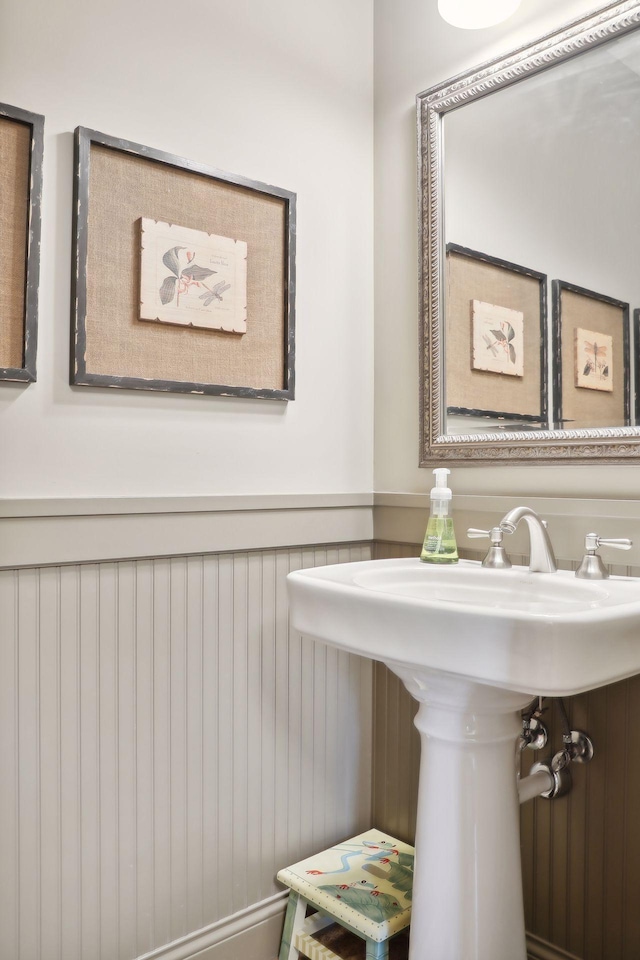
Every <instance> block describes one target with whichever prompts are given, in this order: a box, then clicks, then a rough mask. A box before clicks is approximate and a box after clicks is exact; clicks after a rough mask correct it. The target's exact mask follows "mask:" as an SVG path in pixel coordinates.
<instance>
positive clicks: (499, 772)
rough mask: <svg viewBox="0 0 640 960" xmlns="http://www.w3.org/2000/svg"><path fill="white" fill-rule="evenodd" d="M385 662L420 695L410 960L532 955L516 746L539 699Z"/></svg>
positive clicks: (514, 959) (517, 959)
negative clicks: (526, 713) (528, 709)
mask: <svg viewBox="0 0 640 960" xmlns="http://www.w3.org/2000/svg"><path fill="white" fill-rule="evenodd" d="M388 665H389V667H390V669H391V670H393V671H394V673H396V674H397V675H398V676H399V677H400V678H401V679H402V680H403V681H404V683H405V686H406V687H407V689H408V690H409V693H410V694H411V695H412V696H413V697H414V698H415V699H416V700H418V701H420V709H419V711H418V714H417V717H416V721H415V723H416V726H417V728H418V730H419V731H420V738H421V741H422V753H421V762H420V787H419V794H418V821H417V831H416V863H415V873H414V888H413V889H414V894H413V909H412V919H411V941H410V949H409V960H526V948H525V928H524V911H523V901H522V874H521V866H520V824H519V809H520V805H519V801H518V791H517V782H516V770H515V748H516V740H517V737H518V735H519V734H520V732H521V729H522V723H521V716H520V711H521V710H522V709H523V708H524V707H525V706H527V704H529V703H530V702H531V700H532V697H531V696H530V695H526V694H522V693H514V692H512V691H509V690H501V689H498V688H495V687H489V686H485V685H483V684H479V683H474V682H472V681H467V680H464V679H463V678H460V677H455V676H453V675H451V674H445V673H439V672H435V671H434V672H432V671H430V670H423V669H420V668H415V667H408V666H404V665H400V664H395V663H389V664H388Z"/></svg>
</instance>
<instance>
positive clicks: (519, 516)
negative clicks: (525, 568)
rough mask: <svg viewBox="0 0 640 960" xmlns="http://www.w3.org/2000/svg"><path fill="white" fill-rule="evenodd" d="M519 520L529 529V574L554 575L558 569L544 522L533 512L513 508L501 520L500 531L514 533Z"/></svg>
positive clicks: (527, 509)
mask: <svg viewBox="0 0 640 960" xmlns="http://www.w3.org/2000/svg"><path fill="white" fill-rule="evenodd" d="M521 520H524V521H525V522H526V524H527V527H528V529H529V542H530V547H531V549H530V557H529V570H530V571H531V573H555V572H556V570H557V569H558V567H557V565H556V558H555V555H554V552H553V547H552V546H551V540H550V539H549V534H548V533H547V528H546V525H545V523H544V521H543V520H542V519H541V517H540V516H539V515H538V514H537V513H536V512H535V510H532V509H531V508H530V507H514V509H513V510H509V512H508V513H507V514H505V516H504V517H503V519H502V520H501V522H500V529H501V530H503V531H504V532H505V533H514V532H515V529H516V527H517V526H518V524H519V523H520V521H521Z"/></svg>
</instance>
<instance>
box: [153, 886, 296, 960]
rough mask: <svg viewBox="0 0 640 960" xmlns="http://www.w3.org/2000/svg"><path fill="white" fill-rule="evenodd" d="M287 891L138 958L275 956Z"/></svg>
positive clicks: (269, 959) (252, 959) (253, 959)
mask: <svg viewBox="0 0 640 960" xmlns="http://www.w3.org/2000/svg"><path fill="white" fill-rule="evenodd" d="M287 894H288V891H285V892H284V893H278V894H276V895H275V896H274V897H269V899H267V900H262V901H261V902H260V903H255V904H252V906H250V907H247V908H246V909H245V910H240V911H239V912H238V913H234V914H233V915H232V916H230V917H225V918H224V919H223V920H218V921H217V922H216V923H212V924H210V925H209V926H207V927H202V928H201V929H200V930H195V931H194V932H193V933H189V934H187V936H186V937H181V938H180V939H179V940H174V941H173V942H172V943H167V944H165V946H163V947H159V948H158V949H157V950H152V951H151V953H145V954H144V955H142V956H139V957H138V958H137V960H240V958H242V960H273V958H274V957H276V956H277V954H278V949H279V946H280V937H281V935H282V924H283V922H284V912H285V908H286V904H287Z"/></svg>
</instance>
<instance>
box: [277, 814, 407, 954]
mask: <svg viewBox="0 0 640 960" xmlns="http://www.w3.org/2000/svg"><path fill="white" fill-rule="evenodd" d="M413 859H414V848H413V847H411V846H409V844H408V843H403V842H402V841H400V840H396V839H394V838H393V837H390V836H388V835H387V834H385V833H382V831H380V830H375V829H371V830H368V831H367V832H366V833H362V834H360V835H359V836H357V837H352V838H351V839H350V840H345V841H344V842H343V843H338V844H336V845H335V846H334V847H329V849H328V850H323V851H322V852H321V853H317V854H315V855H314V856H312V857H308V858H307V859H306V860H301V861H300V863H295V864H293V866H291V867H285V868H284V869H283V870H280V872H279V873H278V880H279V881H280V882H281V883H283V884H285V885H286V886H287V887H289V900H288V903H287V913H286V917H285V924H284V931H283V934H282V942H281V945H280V956H279V960H298V958H299V957H300V956H303V957H308V958H310V960H343V958H342V956H341V955H339V954H337V953H335V952H333V950H332V949H331V948H330V947H329V946H328V945H327V944H324V943H323V942H322V931H323V930H324V929H325V928H327V927H329V925H331V924H335V923H338V924H340V926H342V927H344V928H345V929H346V930H349V931H351V933H353V934H355V935H356V936H357V937H360V938H361V939H362V940H364V941H365V945H366V954H365V955H366V960H387V957H388V956H389V941H390V940H391V938H393V937H395V936H396V935H397V934H399V933H401V932H402V931H403V930H406V928H407V927H408V926H409V923H410V922H411V894H412V887H413ZM308 908H312V909H314V910H315V911H317V912H315V913H312V914H311V915H310V916H307V910H308Z"/></svg>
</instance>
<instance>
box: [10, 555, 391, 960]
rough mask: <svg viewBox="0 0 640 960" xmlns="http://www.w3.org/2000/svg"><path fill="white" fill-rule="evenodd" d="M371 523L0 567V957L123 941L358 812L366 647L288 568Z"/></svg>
mask: <svg viewBox="0 0 640 960" xmlns="http://www.w3.org/2000/svg"><path fill="white" fill-rule="evenodd" d="M370 556H371V548H370V546H369V545H368V544H365V545H362V544H354V545H351V546H336V547H332V546H328V547H324V546H322V547H304V548H302V549H300V548H299V549H291V550H288V549H277V550H272V551H268V550H267V551H261V552H249V553H236V554H220V555H207V556H195V557H188V558H184V557H173V558H170V559H158V560H141V561H127V562H121V563H103V564H88V565H75V566H74V565H70V566H64V567H47V568H41V569H33V568H31V569H23V570H20V571H15V570H5V571H1V572H0V764H1V768H2V772H3V773H2V777H0V957H2V958H3V960H5V958H6V960H14V958H16V960H17V958H18V957H19V958H20V960H132V958H134V957H137V956H139V955H141V954H143V953H146V952H147V951H150V950H152V949H154V948H156V947H158V946H160V945H162V944H165V943H168V942H170V941H173V940H175V939H177V938H179V937H181V936H183V935H185V934H187V933H190V932H192V931H194V930H196V929H198V928H200V927H203V926H205V925H207V924H211V923H213V922H214V921H216V920H218V919H220V918H223V917H226V916H228V915H230V914H233V913H236V912H237V911H239V910H242V909H243V908H245V907H247V906H249V905H251V904H253V903H256V902H259V901H261V900H263V899H265V898H268V897H270V896H272V895H273V894H274V893H276V892H277V891H278V890H279V889H280V888H279V887H278V886H277V885H276V884H275V879H274V878H275V873H276V871H277V870H278V869H279V868H280V867H281V866H285V865H286V864H288V863H290V862H292V861H294V860H296V859H299V858H301V857H303V856H306V855H309V854H310V853H312V852H313V851H314V849H317V848H318V847H323V846H325V845H327V844H328V843H330V842H335V841H336V840H338V839H341V838H344V837H345V836H348V835H349V834H351V833H355V832H358V831H359V830H362V829H366V828H367V827H369V826H370V819H371V742H370V740H371V712H372V666H371V664H370V663H369V662H368V661H366V660H361V659H359V658H357V657H352V656H349V655H347V654H343V653H338V652H336V651H331V650H328V649H326V648H324V647H323V646H321V645H320V644H314V643H313V642H312V641H308V640H304V639H301V638H300V637H299V636H297V635H296V634H294V633H293V632H292V631H291V630H290V628H289V623H288V613H287V599H286V586H285V577H286V574H287V573H288V572H289V571H290V570H293V569H296V568H298V567H304V566H314V565H318V564H322V563H327V562H331V563H332V562H343V561H347V560H359V559H368V558H369V557H370Z"/></svg>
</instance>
